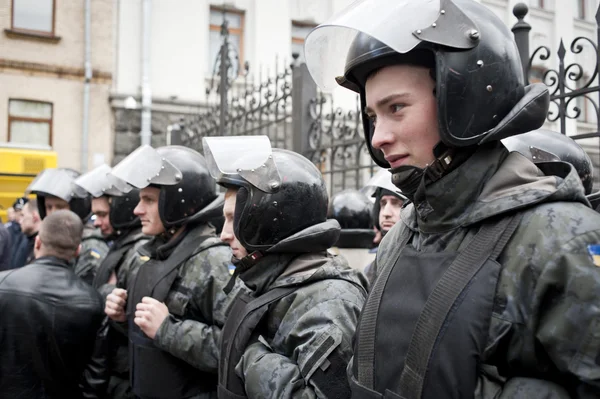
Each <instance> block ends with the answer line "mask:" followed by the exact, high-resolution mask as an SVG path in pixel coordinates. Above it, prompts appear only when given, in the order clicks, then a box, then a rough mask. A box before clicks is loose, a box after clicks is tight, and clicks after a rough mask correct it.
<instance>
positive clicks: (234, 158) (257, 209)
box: [202, 136, 328, 251]
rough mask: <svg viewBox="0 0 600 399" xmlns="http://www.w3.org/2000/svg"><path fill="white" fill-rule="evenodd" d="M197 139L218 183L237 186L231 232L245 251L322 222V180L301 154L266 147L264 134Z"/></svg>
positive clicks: (324, 198) (259, 248) (264, 247)
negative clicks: (232, 231)
mask: <svg viewBox="0 0 600 399" xmlns="http://www.w3.org/2000/svg"><path fill="white" fill-rule="evenodd" d="M202 142H203V148H204V154H205V157H206V160H207V162H208V165H209V169H210V171H211V174H212V176H213V177H214V178H215V179H216V180H217V183H218V184H220V185H222V186H224V187H237V188H238V192H237V196H236V204H235V211H234V233H235V236H236V237H237V239H238V240H239V241H240V243H241V244H242V245H243V246H244V248H246V249H247V250H248V251H267V250H269V249H270V248H271V247H273V246H275V245H276V244H277V243H279V242H281V241H282V240H284V239H286V238H288V237H290V236H292V235H294V234H295V233H298V232H300V231H302V230H304V229H306V228H308V227H310V226H313V225H316V224H319V223H322V222H325V221H326V220H327V204H328V195H327V189H326V188H325V182H324V180H323V177H322V175H321V173H320V172H319V170H318V169H317V168H316V166H315V165H314V164H313V163H312V162H311V161H309V160H308V159H306V158H305V157H303V156H302V155H300V154H297V153H295V152H292V151H287V150H283V149H277V148H276V149H273V150H272V151H271V143H270V141H269V138H268V137H267V136H240V137H205V138H203V139H202Z"/></svg>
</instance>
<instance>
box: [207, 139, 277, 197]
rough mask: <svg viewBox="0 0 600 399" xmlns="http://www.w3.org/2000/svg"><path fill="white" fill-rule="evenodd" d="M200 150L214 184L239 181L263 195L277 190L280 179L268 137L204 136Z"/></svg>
mask: <svg viewBox="0 0 600 399" xmlns="http://www.w3.org/2000/svg"><path fill="white" fill-rule="evenodd" d="M202 147H203V148H204V156H205V158H206V162H207V163H208V170H209V171H210V174H211V176H212V177H214V178H215V179H216V180H217V183H221V184H223V183H231V184H236V182H240V179H241V180H243V181H245V182H247V183H250V184H251V185H253V186H254V187H256V188H257V189H259V190H261V191H264V192H266V193H271V192H274V191H277V190H278V189H279V187H280V185H281V177H280V175H279V171H278V170H277V166H275V162H274V161H273V155H272V151H271V142H270V141H269V138H268V137H267V136H228V137H204V138H203V139H202ZM238 184H239V183H238Z"/></svg>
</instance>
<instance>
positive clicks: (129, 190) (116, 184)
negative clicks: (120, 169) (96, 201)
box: [73, 164, 141, 232]
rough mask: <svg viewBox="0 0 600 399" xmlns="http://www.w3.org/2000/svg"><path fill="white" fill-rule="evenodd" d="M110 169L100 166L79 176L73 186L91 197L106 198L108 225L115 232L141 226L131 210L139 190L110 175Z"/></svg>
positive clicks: (137, 198) (137, 200)
mask: <svg viewBox="0 0 600 399" xmlns="http://www.w3.org/2000/svg"><path fill="white" fill-rule="evenodd" d="M110 171H111V167H110V166H108V165H106V164H102V165H100V166H98V167H96V168H95V169H93V170H91V171H89V172H87V173H85V174H83V175H81V176H79V177H78V178H77V179H75V181H74V182H73V184H74V185H75V186H77V187H80V188H82V189H84V190H85V191H87V192H88V193H89V194H90V195H91V196H92V197H94V198H100V197H106V198H107V199H108V202H109V205H110V213H109V218H110V224H111V226H112V227H113V229H115V230H116V231H117V232H118V231H121V230H128V229H132V228H135V227H139V226H141V222H140V219H139V218H138V217H137V216H135V215H134V214H133V210H134V209H135V207H136V206H137V204H138V203H139V202H140V190H139V189H137V188H134V187H133V186H131V185H129V184H127V183H125V182H124V181H122V180H120V179H117V178H116V177H115V176H113V175H110V174H109V173H110Z"/></svg>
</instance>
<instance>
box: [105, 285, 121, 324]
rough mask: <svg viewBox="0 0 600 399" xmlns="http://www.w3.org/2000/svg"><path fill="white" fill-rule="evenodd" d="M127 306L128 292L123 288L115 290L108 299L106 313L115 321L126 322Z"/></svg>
mask: <svg viewBox="0 0 600 399" xmlns="http://www.w3.org/2000/svg"><path fill="white" fill-rule="evenodd" d="M126 304H127V291H125V290H124V289H122V288H115V289H114V290H113V291H112V292H111V293H110V294H108V296H107V297H106V305H105V307H104V313H106V315H107V316H108V317H109V318H110V319H111V320H114V321H118V322H121V323H122V322H125V321H127V315H126V314H125V305H126Z"/></svg>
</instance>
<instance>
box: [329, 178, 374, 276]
mask: <svg viewBox="0 0 600 399" xmlns="http://www.w3.org/2000/svg"><path fill="white" fill-rule="evenodd" d="M372 208H373V204H372V203H371V201H370V200H369V197H367V196H366V195H365V194H364V193H362V192H360V191H358V190H351V189H347V190H343V191H341V192H339V193H337V194H336V195H334V196H333V197H331V201H330V203H329V212H328V217H329V218H330V219H335V220H337V221H338V223H339V224H340V227H341V228H342V229H341V231H340V237H339V238H338V240H337V242H336V243H335V245H334V246H333V247H332V248H331V249H330V250H329V251H330V252H331V253H333V254H335V255H342V256H343V257H344V258H346V260H347V261H348V264H349V265H350V266H351V267H353V268H354V269H357V270H360V271H362V270H363V269H364V268H365V267H366V266H367V265H369V264H370V263H371V262H373V260H374V259H375V252H371V251H370V250H371V249H372V248H373V246H374V244H373V240H374V238H375V232H374V231H373V223H372V219H371V213H372Z"/></svg>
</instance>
